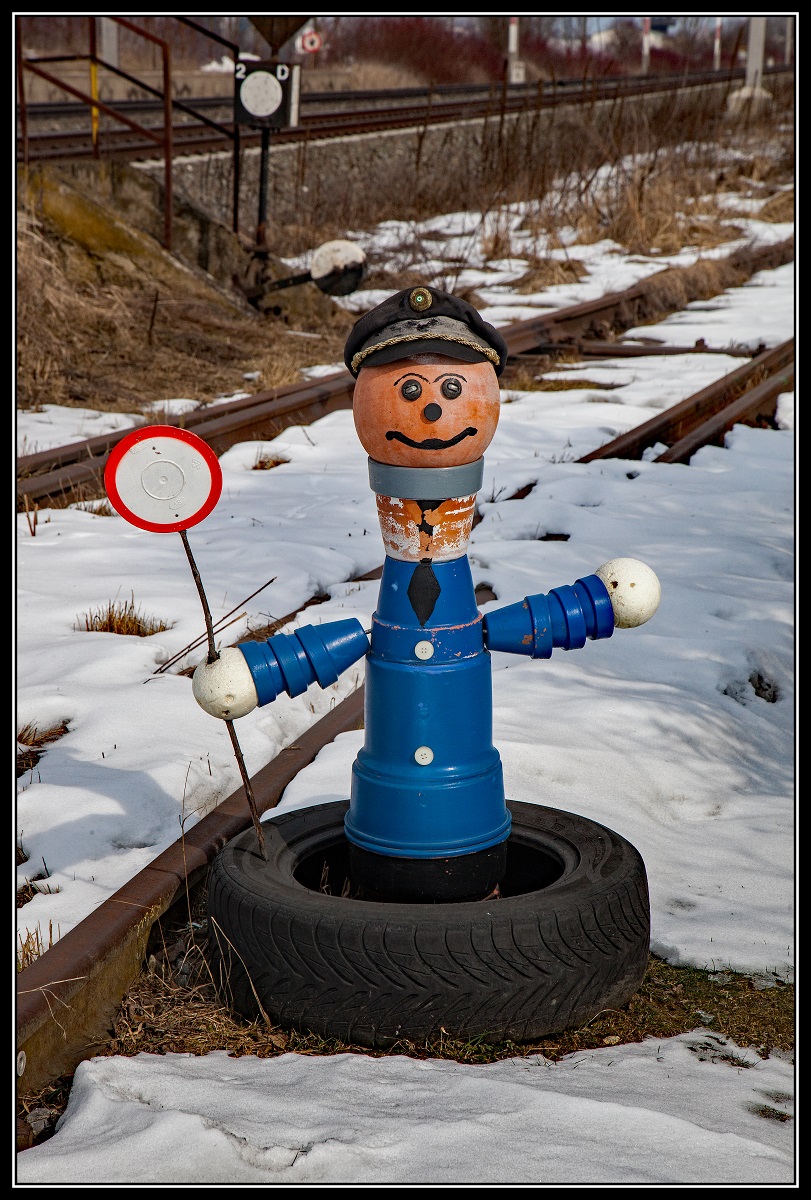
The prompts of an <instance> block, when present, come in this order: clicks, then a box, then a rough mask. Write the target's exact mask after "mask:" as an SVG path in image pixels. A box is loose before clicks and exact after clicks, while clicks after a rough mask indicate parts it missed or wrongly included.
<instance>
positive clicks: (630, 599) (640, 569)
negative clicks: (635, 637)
mask: <svg viewBox="0 0 811 1200" xmlns="http://www.w3.org/2000/svg"><path fill="white" fill-rule="evenodd" d="M594 574H595V575H597V576H599V578H600V579H602V581H603V583H604V584H605V586H606V588H607V589H608V594H609V596H610V597H611V607H612V608H613V610H614V624H615V625H616V627H617V629H634V628H636V626H637V625H644V624H645V622H646V621H649V620H650V619H651V617H652V616H653V614H654V613H655V612H656V610H657V608H658V607H659V601H660V600H661V598H662V587H661V584H660V583H659V580H658V578H657V577H656V575H655V574H654V572H653V571H652V570H651V569H650V567H648V566H646V565H645V563H643V562H639V561H638V560H637V559H635V558H612V559H611V561H610V562H607V563H603V565H602V566H601V567H598V568H597V570H596V571H595V572H594Z"/></svg>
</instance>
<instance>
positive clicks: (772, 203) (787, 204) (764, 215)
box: [758, 188, 794, 225]
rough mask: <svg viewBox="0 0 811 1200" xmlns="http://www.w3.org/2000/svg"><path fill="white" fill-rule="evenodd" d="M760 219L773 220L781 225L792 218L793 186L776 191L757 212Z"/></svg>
mask: <svg viewBox="0 0 811 1200" xmlns="http://www.w3.org/2000/svg"><path fill="white" fill-rule="evenodd" d="M758 218H759V220H761V221H774V222H775V223H777V224H779V225H782V224H783V223H784V222H788V221H793V220H794V188H791V189H790V190H787V191H784V192H776V193H775V195H774V196H772V197H771V199H769V200H767V201H766V203H765V204H764V205H763V208H761V209H760V211H759V212H758Z"/></svg>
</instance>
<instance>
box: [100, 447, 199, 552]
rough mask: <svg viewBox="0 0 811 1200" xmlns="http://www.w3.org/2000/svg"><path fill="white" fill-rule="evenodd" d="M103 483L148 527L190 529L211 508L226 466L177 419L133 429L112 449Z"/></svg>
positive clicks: (134, 521) (121, 509)
mask: <svg viewBox="0 0 811 1200" xmlns="http://www.w3.org/2000/svg"><path fill="white" fill-rule="evenodd" d="M104 486H105V487H106V489H107V496H108V498H109V501H110V503H111V504H112V506H113V508H114V509H115V510H116V512H117V513H119V514H120V515H121V516H122V517H124V519H125V520H126V521H129V522H130V524H131V525H137V526H138V528H139V529H148V530H149V531H150V533H178V532H179V531H180V530H181V529H190V528H191V527H192V525H198V524H199V523H200V521H202V520H204V518H205V517H207V516H208V514H209V513H210V512H211V510H212V509H213V508H214V506H215V504H216V503H217V501H218V500H219V498H220V493H221V491H222V468H221V467H220V464H219V460H218V458H217V455H216V454H215V453H214V451H213V450H212V449H211V447H210V446H208V445H206V443H205V442H204V441H203V440H202V438H199V437H197V435H196V434H194V433H189V431H188V430H187V429H176V428H175V427H174V426H173V425H150V426H148V427H147V428H146V429H135V430H133V432H132V433H128V434H127V436H126V437H125V438H122V439H121V441H120V442H119V443H118V445H117V446H115V448H114V449H113V450H112V451H111V453H110V457H109V458H108V459H107V466H106V467H105V469H104Z"/></svg>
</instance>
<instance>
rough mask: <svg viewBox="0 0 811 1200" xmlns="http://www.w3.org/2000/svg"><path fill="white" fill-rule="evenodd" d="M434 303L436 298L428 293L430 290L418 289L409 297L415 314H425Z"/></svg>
mask: <svg viewBox="0 0 811 1200" xmlns="http://www.w3.org/2000/svg"><path fill="white" fill-rule="evenodd" d="M433 302H434V298H433V296H432V295H431V293H430V292H429V291H428V288H424V287H418V288H414V291H413V292H412V293H411V295H410V296H409V297H408V303H409V305H410V307H411V308H413V310H414V312H420V313H421V312H425V311H426V309H428V308H430V307H431V305H432V304H433Z"/></svg>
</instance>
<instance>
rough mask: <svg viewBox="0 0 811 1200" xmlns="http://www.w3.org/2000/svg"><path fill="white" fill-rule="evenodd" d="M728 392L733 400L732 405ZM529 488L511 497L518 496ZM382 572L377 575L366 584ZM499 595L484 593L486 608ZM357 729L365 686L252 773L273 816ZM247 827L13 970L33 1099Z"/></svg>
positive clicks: (712, 420) (137, 884) (681, 452)
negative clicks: (320, 758)
mask: <svg viewBox="0 0 811 1200" xmlns="http://www.w3.org/2000/svg"><path fill="white" fill-rule="evenodd" d="M793 357H794V340H793V339H789V340H788V341H786V342H784V343H782V344H781V345H780V346H778V347H776V348H775V349H774V350H770V351H767V352H766V353H765V354H763V355H759V356H758V357H757V358H756V359H755V360H753V362H751V363H749V364H746V365H745V366H743V367H740V368H738V369H737V370H736V371H733V372H731V373H730V374H729V375H726V376H724V377H723V378H722V379H721V380H719V381H717V382H716V383H715V384H713V385H711V386H710V387H709V388H704V389H703V390H702V391H701V392H699V393H697V394H696V395H695V396H693V397H689V398H688V399H687V400H685V401H683V402H682V404H680V405H676V406H675V408H674V410H671V411H670V413H669V414H668V413H665V414H662V417H661V418H656V419H655V420H656V421H658V422H659V423H660V424H659V425H658V426H657V428H656V430H654V429H653V427H652V423H651V422H647V423H646V424H645V426H643V427H640V428H643V429H646V430H647V432H646V433H644V434H642V435H640V434H639V430H637V431H632V433H631V434H629V435H626V438H627V439H631V440H629V441H625V440H623V438H618V439H615V440H614V441H613V442H611V443H608V444H607V445H606V446H603V447H601V448H600V449H599V450H596V451H593V452H591V453H589V454H586V455H584V456H583V457H582V458H580V459H579V460H578V461H579V462H581V463H587V462H590V461H593V460H594V459H596V458H606V457H624V458H633V457H640V456H641V454H642V452H643V451H644V449H645V448H646V447H647V446H648V445H649V444H651V443H650V437H651V436H653V437H654V438H655V439H656V438H658V437H659V436H660V435H661V434H662V432H663V430H664V428H665V426H664V424H663V422H665V421H666V420H669V429H670V431H671V433H672V432H673V431H682V432H681V433H680V435H679V440H678V441H676V443H675V444H674V445H673V446H671V448H670V450H669V451H668V452H667V453H666V454H662V455H660V456H659V459H658V460H657V461H660V462H685V461H688V459H689V456H690V455H691V454H692V453H694V452H695V450H696V449H698V448H699V447H700V446H701V445H705V444H710V443H713V442H716V441H718V440H719V438H721V437H722V435H723V433H724V432H725V430H726V429H728V428H730V427H731V424H732V423H734V422H736V421H740V420H747V419H752V418H753V417H757V416H759V415H760V414H761V413H762V412H763V411H764V406H765V407H766V408H767V409H768V406H769V405H771V404H772V403H776V397H777V395H778V394H779V393H780V392H781V391H785V390H787V389H788V388H790V387H791V386H793V379H794V374H793ZM771 368H773V373H772V374H771V375H769V376H767V378H766V379H764V380H762V381H761V382H759V383H757V384H756V386H755V387H754V388H752V389H751V391H749V392H747V393H745V394H744V395H738V393H739V392H740V390H741V388H742V387H744V386H745V384H746V382H747V380H749V381H751V379H752V378H758V379H760V378H761V376H762V374H763V372H764V371H765V370H769V369H771ZM730 394H732V395H733V397H734V398H733V401H732V403H731V404H728V403H727V402H728V400H729V398H730ZM691 422H692V425H691ZM634 433H636V434H637V438H636V442H635V443H633V434H634ZM533 486H534V485H532V484H530V485H528V487H526V488H524V489H522V490H521V492H520V494H516V496H514V497H512V499H518V498H523V496H525V495H527V494H528V493H529V492H530V491H531V490H532V487H533ZM378 575H379V570H375V571H371V572H368V573H367V576H366V578H374V577H376V576H378ZM493 598H495V597H493V596H492V594H489V595H487V596H486V597H485V596H480V597H479V603H482V602H483V601H484V599H493ZM362 725H363V688H362V686H361V687H360V688H358V689H357V690H356V691H355V692H353V693H352V694H351V695H350V696H348V697H347V698H346V699H344V700H343V701H341V702H340V703H339V704H338V705H336V707H335V708H334V709H333V710H332V711H331V712H330V713H329V714H328V715H327V716H325V717H323V718H322V719H321V720H319V721H318V722H316V723H315V724H314V725H313V726H312V727H311V728H310V729H309V730H308V731H307V732H306V733H304V734H302V735H301V736H299V737H298V738H297V739H296V743H295V744H294V745H291V746H288V747H287V748H286V749H284V750H282V751H281V753H280V754H279V755H277V756H276V758H274V759H273V760H272V761H271V762H270V763H268V764H267V765H266V766H265V767H263V768H262V769H261V770H260V771H259V772H258V773H257V774H256V776H254V777H253V779H252V780H251V786H252V788H253V792H254V796H255V799H256V806H257V808H258V810H259V812H260V813H266V812H268V811H270V810H271V809H273V808H274V807H275V806H276V805H277V804H278V803H279V801H280V799H281V797H282V795H283V793H284V790H285V788H286V787H287V785H288V784H289V783H290V782H291V781H292V780H293V779H294V778H295V776H296V775H297V774H298V773H299V771H301V770H303V769H304V768H305V767H306V766H307V765H308V764H309V763H311V762H312V761H313V759H314V758H315V756H316V755H317V754H318V752H319V751H320V750H321V749H322V748H323V747H324V746H326V745H327V744H328V743H330V742H331V741H333V740H334V739H335V738H336V737H337V736H338V734H339V733H345V732H347V731H349V730H352V729H360V728H362ZM250 823H251V815H250V812H249V809H248V804H247V801H246V795H245V789H244V787H240V788H239V789H238V790H237V791H235V792H233V793H232V794H231V795H230V796H229V797H228V798H227V799H226V800H225V801H224V802H223V803H222V804H220V805H218V807H217V808H215V809H214V810H213V811H212V812H210V813H209V814H208V815H207V816H206V817H204V818H202V819H201V820H200V821H199V822H198V823H197V824H196V825H195V826H193V827H192V828H191V829H190V830H189V831H188V833H185V832H184V833H183V834H182V835H181V837H180V838H179V839H177V841H175V842H174V843H173V844H172V845H171V846H169V847H168V848H167V849H166V850H164V851H163V852H162V853H161V854H159V855H158V856H157V857H156V858H155V859H154V860H153V862H152V863H150V865H149V866H147V867H145V868H144V869H143V870H142V871H140V872H139V873H138V874H137V875H136V876H134V878H133V879H131V880H129V881H128V882H127V883H126V884H124V885H123V887H121V888H119V889H118V891H117V892H116V893H115V894H114V895H113V896H111V897H109V898H108V899H107V900H105V901H103V902H102V904H100V905H99V907H98V908H97V909H95V910H94V911H93V912H92V913H90V914H89V915H88V916H87V917H86V918H85V919H84V920H83V921H81V922H80V923H79V924H78V925H76V926H75V927H74V928H73V929H71V930H70V931H69V932H68V933H67V934H65V936H64V937H62V938H60V939H59V941H57V942H56V943H55V944H54V945H53V946H51V947H49V949H48V950H46V951H45V953H44V954H42V955H41V956H40V957H39V958H37V959H35V960H34V962H32V963H31V964H30V965H29V966H27V967H26V968H25V969H24V970H23V971H21V972H20V973H19V974H18V976H17V1039H18V1040H17V1050H18V1072H19V1073H20V1080H19V1086H20V1087H23V1088H25V1090H26V1091H27V1092H35V1091H37V1090H38V1089H40V1088H43V1087H46V1086H48V1085H49V1084H51V1083H53V1082H54V1081H55V1080H56V1079H58V1078H59V1077H60V1076H63V1075H66V1074H68V1073H70V1072H71V1071H72V1070H73V1069H74V1068H75V1067H76V1065H77V1064H78V1063H79V1062H81V1061H82V1060H83V1059H85V1058H87V1057H89V1056H90V1055H91V1054H92V1053H93V1052H94V1050H95V1049H98V1048H100V1047H101V1046H102V1045H103V1044H104V1043H105V1041H106V1039H107V1032H108V1030H109V1027H110V1024H111V1022H112V1018H113V1015H114V1012H115V1009H116V1008H117V1006H118V1004H119V1003H120V1001H121V999H122V997H123V996H124V995H125V994H126V991H127V988H128V987H129V986H130V984H131V983H132V981H133V979H135V978H136V977H137V975H138V973H139V972H140V970H141V969H142V965H143V960H144V955H145V951H146V947H147V942H148V939H149V935H150V932H151V930H152V927H153V926H154V925H155V923H156V922H157V921H159V920H160V918H161V917H162V916H164V915H165V914H166V913H167V912H168V911H169V910H170V909H171V908H173V907H174V906H175V905H177V904H178V903H181V902H182V901H183V900H184V899H186V898H187V897H188V895H189V891H190V889H191V888H193V887H194V886H195V885H196V884H197V883H198V882H200V881H202V879H203V878H204V876H205V873H206V871H207V869H208V866H209V864H210V862H211V861H212V859H213V858H214V857H215V855H216V854H217V853H218V852H219V850H220V849H221V848H222V846H224V845H225V843H226V842H227V841H229V840H230V839H231V838H233V837H235V836H236V835H237V834H239V833H241V832H243V831H244V830H245V829H247V828H248V827H249V825H250ZM20 1068H22V1069H21V1070H20Z"/></svg>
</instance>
